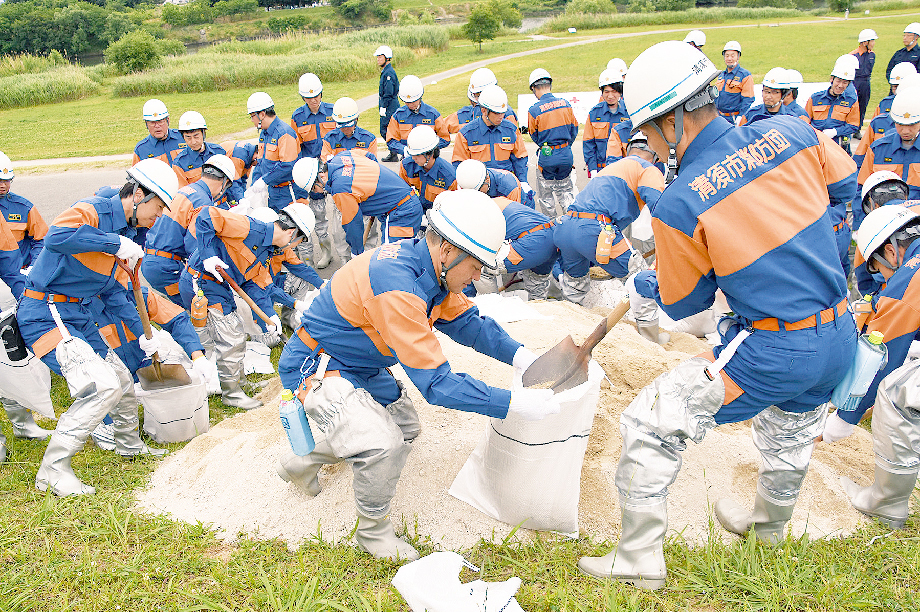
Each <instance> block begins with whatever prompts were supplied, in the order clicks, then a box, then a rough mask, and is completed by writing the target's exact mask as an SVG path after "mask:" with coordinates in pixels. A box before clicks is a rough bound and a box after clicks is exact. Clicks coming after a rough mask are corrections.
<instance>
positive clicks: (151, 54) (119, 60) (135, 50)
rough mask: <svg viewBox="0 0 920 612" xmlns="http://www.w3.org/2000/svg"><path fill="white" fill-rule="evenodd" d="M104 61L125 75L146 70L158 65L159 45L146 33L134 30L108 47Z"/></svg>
mask: <svg viewBox="0 0 920 612" xmlns="http://www.w3.org/2000/svg"><path fill="white" fill-rule="evenodd" d="M105 61H106V62H108V63H111V64H113V65H114V66H116V67H117V68H118V69H119V70H120V71H121V72H122V73H125V74H127V73H130V72H138V71H140V70H146V69H148V68H152V67H154V66H157V65H158V64H159V63H160V45H159V44H158V43H157V40H156V39H155V38H154V37H153V36H151V35H150V34H148V33H147V32H141V31H139V30H135V31H134V32H129V33H128V34H125V35H124V36H122V37H121V38H119V39H118V40H117V41H115V42H113V43H112V44H111V45H109V46H108V48H107V49H106V50H105Z"/></svg>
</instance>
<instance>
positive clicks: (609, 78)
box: [597, 68, 623, 91]
mask: <svg viewBox="0 0 920 612" xmlns="http://www.w3.org/2000/svg"><path fill="white" fill-rule="evenodd" d="M622 82H623V73H621V72H620V71H618V70H611V69H610V68H607V69H606V70H604V71H603V72H602V73H601V76H600V77H598V79H597V86H598V88H599V89H600V90H601V91H604V87H606V86H607V85H613V84H614V83H622Z"/></svg>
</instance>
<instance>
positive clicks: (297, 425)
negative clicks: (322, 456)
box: [278, 389, 316, 457]
mask: <svg viewBox="0 0 920 612" xmlns="http://www.w3.org/2000/svg"><path fill="white" fill-rule="evenodd" d="M278 412H279V413H280V414H281V426H282V427H284V432H285V433H286V434H287V437H288V442H290V443H291V450H293V451H294V453H295V454H297V455H300V456H301V457H304V456H306V455H309V454H310V453H311V452H312V451H313V449H314V448H315V447H316V442H314V441H313V432H312V431H310V424H309V423H308V422H307V414H306V413H305V412H304V409H303V404H301V403H300V402H299V401H297V400H296V399H294V393H293V392H291V390H290V389H284V390H283V391H282V392H281V405H280V406H278Z"/></svg>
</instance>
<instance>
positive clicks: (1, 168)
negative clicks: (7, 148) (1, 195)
mask: <svg viewBox="0 0 920 612" xmlns="http://www.w3.org/2000/svg"><path fill="white" fill-rule="evenodd" d="M14 176H15V174H13V162H12V160H10V158H9V157H7V156H6V153H4V152H3V151H0V179H2V180H4V181H11V180H13V177H14Z"/></svg>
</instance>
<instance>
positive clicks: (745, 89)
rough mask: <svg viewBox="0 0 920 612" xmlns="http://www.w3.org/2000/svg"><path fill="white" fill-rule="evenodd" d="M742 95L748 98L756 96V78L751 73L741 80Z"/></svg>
mask: <svg viewBox="0 0 920 612" xmlns="http://www.w3.org/2000/svg"><path fill="white" fill-rule="evenodd" d="M741 95H742V96H744V97H746V98H753V97H754V79H753V78H752V77H751V75H747V76H746V77H744V79H743V80H742V81H741Z"/></svg>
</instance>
